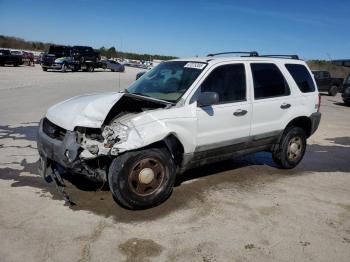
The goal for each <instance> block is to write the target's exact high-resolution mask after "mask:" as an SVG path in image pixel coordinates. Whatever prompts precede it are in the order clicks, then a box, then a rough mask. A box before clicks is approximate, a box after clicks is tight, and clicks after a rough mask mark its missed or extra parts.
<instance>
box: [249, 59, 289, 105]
mask: <svg viewBox="0 0 350 262" xmlns="http://www.w3.org/2000/svg"><path fill="white" fill-rule="evenodd" d="M251 69H252V74H253V82H254V98H255V99H265V98H272V97H279V96H288V95H290V90H289V86H288V84H287V82H286V80H285V79H284V77H283V75H282V73H281V71H280V70H279V69H278V67H277V66H276V65H275V64H269V63H252V64H251Z"/></svg>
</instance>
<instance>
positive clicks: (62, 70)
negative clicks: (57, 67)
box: [61, 64, 67, 73]
mask: <svg viewBox="0 0 350 262" xmlns="http://www.w3.org/2000/svg"><path fill="white" fill-rule="evenodd" d="M66 71H67V66H66V64H62V67H61V72H62V73H65V72H66Z"/></svg>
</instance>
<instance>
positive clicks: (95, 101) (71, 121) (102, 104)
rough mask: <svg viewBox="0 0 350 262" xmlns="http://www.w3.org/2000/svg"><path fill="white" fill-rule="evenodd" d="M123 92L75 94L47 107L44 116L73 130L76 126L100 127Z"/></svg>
mask: <svg viewBox="0 0 350 262" xmlns="http://www.w3.org/2000/svg"><path fill="white" fill-rule="evenodd" d="M123 95H124V94H123V93H117V92H113V93H99V94H90V95H83V96H76V97H73V98H70V99H68V100H65V101H63V102H61V103H58V104H56V105H54V106H52V107H50V108H49V110H48V111H47V113H46V117H47V118H48V119H49V120H50V121H51V122H53V123H54V124H56V125H58V126H60V127H62V128H64V129H66V130H71V131H73V130H74V128H75V127H76V126H83V127H92V128H100V127H101V126H102V124H103V121H104V120H105V118H106V116H107V114H108V113H109V111H110V110H111V108H112V107H113V105H114V104H115V103H116V102H117V101H118V100H119V99H120V98H121V97H122V96H123Z"/></svg>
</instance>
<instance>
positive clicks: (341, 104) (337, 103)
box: [334, 102, 349, 107]
mask: <svg viewBox="0 0 350 262" xmlns="http://www.w3.org/2000/svg"><path fill="white" fill-rule="evenodd" d="M334 105H337V106H343V107H349V106H348V105H346V104H345V103H340V102H335V103H334Z"/></svg>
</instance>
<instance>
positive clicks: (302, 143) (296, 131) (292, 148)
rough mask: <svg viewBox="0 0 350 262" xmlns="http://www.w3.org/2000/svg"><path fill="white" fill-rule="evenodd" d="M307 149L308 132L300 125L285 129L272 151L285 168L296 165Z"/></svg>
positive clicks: (277, 161) (279, 163)
mask: <svg viewBox="0 0 350 262" xmlns="http://www.w3.org/2000/svg"><path fill="white" fill-rule="evenodd" d="M305 150H306V134H305V132H304V130H303V129H301V128H300V127H290V128H288V129H286V130H285V131H284V134H283V135H282V138H281V140H280V142H279V144H278V145H277V146H276V148H275V150H274V151H273V152H272V158H273V160H274V161H275V163H276V164H277V165H278V166H279V167H281V168H283V169H291V168H294V167H296V166H297V165H298V164H299V163H300V161H301V160H302V159H303V157H304V154H305Z"/></svg>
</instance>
